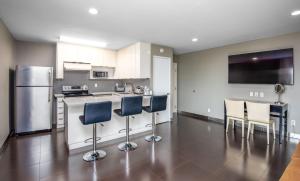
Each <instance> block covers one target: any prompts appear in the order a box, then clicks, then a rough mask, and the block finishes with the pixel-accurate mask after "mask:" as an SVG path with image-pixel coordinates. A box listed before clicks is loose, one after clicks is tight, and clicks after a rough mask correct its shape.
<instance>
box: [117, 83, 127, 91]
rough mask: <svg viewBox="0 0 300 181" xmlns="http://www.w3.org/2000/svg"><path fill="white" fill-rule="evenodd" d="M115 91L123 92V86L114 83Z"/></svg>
mask: <svg viewBox="0 0 300 181" xmlns="http://www.w3.org/2000/svg"><path fill="white" fill-rule="evenodd" d="M115 91H116V92H125V85H119V84H118V83H116V85H115Z"/></svg>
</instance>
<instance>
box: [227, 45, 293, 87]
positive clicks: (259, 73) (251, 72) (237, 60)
mask: <svg viewBox="0 0 300 181" xmlns="http://www.w3.org/2000/svg"><path fill="white" fill-rule="evenodd" d="M293 54H294V53H293V49H292V48H289V49H282V50H273V51H265V52H257V53H247V54H240V55H230V56H229V57H228V60H229V62H228V83H240V84H277V83H280V84H285V85H293V84H294V63H293Z"/></svg>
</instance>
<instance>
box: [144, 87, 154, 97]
mask: <svg viewBox="0 0 300 181" xmlns="http://www.w3.org/2000/svg"><path fill="white" fill-rule="evenodd" d="M144 95H152V90H150V88H149V87H147V86H145V87H144Z"/></svg>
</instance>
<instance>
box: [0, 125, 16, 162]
mask: <svg viewBox="0 0 300 181" xmlns="http://www.w3.org/2000/svg"><path fill="white" fill-rule="evenodd" d="M13 135H14V132H13V131H11V132H10V133H9V134H8V136H7V137H6V139H5V141H4V143H3V145H2V146H1V147H0V157H1V155H2V153H3V152H4V151H5V149H6V148H7V145H8V140H9V138H10V137H12V136H13Z"/></svg>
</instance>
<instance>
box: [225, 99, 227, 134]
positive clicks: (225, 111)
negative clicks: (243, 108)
mask: <svg viewBox="0 0 300 181" xmlns="http://www.w3.org/2000/svg"><path fill="white" fill-rule="evenodd" d="M226 125H227V115H226V105H225V102H224V129H225V130H226Z"/></svg>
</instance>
